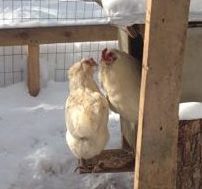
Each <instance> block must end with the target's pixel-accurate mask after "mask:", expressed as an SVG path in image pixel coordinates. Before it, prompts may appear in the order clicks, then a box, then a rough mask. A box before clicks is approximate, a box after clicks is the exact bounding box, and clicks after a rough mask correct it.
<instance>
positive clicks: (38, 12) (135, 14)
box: [0, 0, 202, 28]
mask: <svg viewBox="0 0 202 189" xmlns="http://www.w3.org/2000/svg"><path fill="white" fill-rule="evenodd" d="M84 1H86V2H84ZM89 1H91V0H51V1H50V0H10V1H4V0H0V28H5V27H32V26H50V25H51V26H53V25H54V26H55V25H78V24H79V25H81V24H103V23H109V22H111V23H112V24H118V25H131V24H133V23H144V18H145V2H146V1H145V0H124V1H122V0H102V3H103V7H104V10H105V11H103V9H102V8H101V7H100V6H99V5H98V4H97V3H95V2H89ZM92 1H93V0H92ZM105 12H106V13H107V15H106V13H105ZM189 20H190V21H202V1H201V0H191V6H190V15H189Z"/></svg>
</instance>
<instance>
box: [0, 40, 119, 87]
mask: <svg viewBox="0 0 202 189" xmlns="http://www.w3.org/2000/svg"><path fill="white" fill-rule="evenodd" d="M106 47H107V48H118V42H117V41H101V42H85V43H84V42H82V43H57V44H48V45H47V44H46V45H40V77H41V85H42V86H44V85H45V84H46V83H47V81H49V80H54V81H57V82H59V81H66V80H67V74H66V70H67V69H68V68H69V66H70V65H71V64H73V63H74V62H77V61H79V60H81V58H83V57H85V58H87V57H92V58H94V59H95V60H96V61H97V62H99V60H100V54H101V50H102V49H104V48H106ZM27 55H28V54H27V47H26V46H13V47H0V87H5V86H8V85H11V84H15V83H18V82H21V81H24V80H26V77H27V71H26V65H27Z"/></svg>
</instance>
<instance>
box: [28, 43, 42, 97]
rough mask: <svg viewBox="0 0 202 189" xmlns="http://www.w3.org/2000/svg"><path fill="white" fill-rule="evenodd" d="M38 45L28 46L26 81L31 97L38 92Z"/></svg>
mask: <svg viewBox="0 0 202 189" xmlns="http://www.w3.org/2000/svg"><path fill="white" fill-rule="evenodd" d="M39 69H40V68H39V44H29V45H28V62H27V79H28V82H27V84H28V90H29V93H30V95H31V96H37V95H38V93H39V90H40V74H39Z"/></svg>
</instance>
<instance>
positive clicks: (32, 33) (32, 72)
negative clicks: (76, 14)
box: [0, 24, 118, 96]
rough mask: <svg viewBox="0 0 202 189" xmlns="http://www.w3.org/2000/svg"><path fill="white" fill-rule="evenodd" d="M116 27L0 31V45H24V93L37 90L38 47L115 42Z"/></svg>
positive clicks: (85, 26)
mask: <svg viewBox="0 0 202 189" xmlns="http://www.w3.org/2000/svg"><path fill="white" fill-rule="evenodd" d="M117 35H118V34H117V28H116V27H114V26H110V25H106V24H103V25H76V26H57V27H56V26H55V27H53V26H51V27H32V28H5V29H0V46H13V45H28V63H27V68H28V75H27V78H28V81H27V84H28V91H29V93H30V95H31V96H37V95H38V93H39V91H40V74H39V73H40V68H39V52H40V46H39V45H40V44H48V43H66V42H68V43H70V42H89V41H112V40H117V38H118V37H117Z"/></svg>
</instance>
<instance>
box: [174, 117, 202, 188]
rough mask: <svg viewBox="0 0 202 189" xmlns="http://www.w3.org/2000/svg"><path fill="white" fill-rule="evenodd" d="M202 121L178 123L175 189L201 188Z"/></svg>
mask: <svg viewBox="0 0 202 189" xmlns="http://www.w3.org/2000/svg"><path fill="white" fill-rule="evenodd" d="M201 140H202V119H199V120H190V121H186V120H184V121H180V124H179V136H178V160H177V189H200V188H202V176H201V173H202V141H201Z"/></svg>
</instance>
